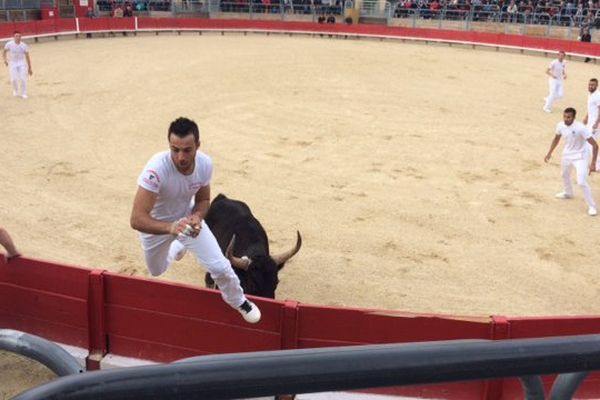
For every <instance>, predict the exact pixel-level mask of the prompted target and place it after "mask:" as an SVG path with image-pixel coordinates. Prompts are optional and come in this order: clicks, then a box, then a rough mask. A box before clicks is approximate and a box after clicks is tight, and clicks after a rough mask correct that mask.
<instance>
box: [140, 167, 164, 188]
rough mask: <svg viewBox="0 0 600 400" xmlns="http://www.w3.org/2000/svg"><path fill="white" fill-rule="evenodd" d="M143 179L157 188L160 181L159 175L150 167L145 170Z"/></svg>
mask: <svg viewBox="0 0 600 400" xmlns="http://www.w3.org/2000/svg"><path fill="white" fill-rule="evenodd" d="M143 180H144V182H145V183H147V184H148V185H150V186H152V187H154V188H157V189H158V184H159V183H160V177H159V176H158V174H157V173H156V171H154V170H151V169H149V170H147V171H146V172H145V176H144V178H143Z"/></svg>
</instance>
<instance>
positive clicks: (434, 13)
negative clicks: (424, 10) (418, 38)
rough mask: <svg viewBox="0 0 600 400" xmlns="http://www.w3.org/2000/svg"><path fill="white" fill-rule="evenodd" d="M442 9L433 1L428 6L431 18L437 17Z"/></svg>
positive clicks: (436, 0)
mask: <svg viewBox="0 0 600 400" xmlns="http://www.w3.org/2000/svg"><path fill="white" fill-rule="evenodd" d="M441 9H442V5H441V4H440V3H439V2H438V0H433V1H432V2H431V4H430V5H429V10H430V11H431V16H432V18H435V17H437V15H438V14H439V13H440V10H441Z"/></svg>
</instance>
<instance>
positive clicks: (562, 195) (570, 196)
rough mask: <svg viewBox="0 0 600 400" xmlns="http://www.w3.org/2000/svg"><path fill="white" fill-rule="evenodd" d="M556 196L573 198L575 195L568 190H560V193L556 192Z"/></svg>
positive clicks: (558, 197)
mask: <svg viewBox="0 0 600 400" xmlns="http://www.w3.org/2000/svg"><path fill="white" fill-rule="evenodd" d="M554 197H556V198H557V199H571V198H573V195H572V194H569V193H567V192H560V193H556V194H555V195H554Z"/></svg>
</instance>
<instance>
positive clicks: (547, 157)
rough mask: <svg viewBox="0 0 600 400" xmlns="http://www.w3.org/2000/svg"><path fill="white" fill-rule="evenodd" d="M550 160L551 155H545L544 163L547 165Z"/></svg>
mask: <svg viewBox="0 0 600 400" xmlns="http://www.w3.org/2000/svg"><path fill="white" fill-rule="evenodd" d="M550 158H552V154H550V153H548V154H546V157H544V162H545V163H547V162H548V161H550Z"/></svg>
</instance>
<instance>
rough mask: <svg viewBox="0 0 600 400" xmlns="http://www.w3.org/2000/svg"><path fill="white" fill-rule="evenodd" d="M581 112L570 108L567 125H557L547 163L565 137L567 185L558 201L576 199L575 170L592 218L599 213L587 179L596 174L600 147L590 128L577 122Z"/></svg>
mask: <svg viewBox="0 0 600 400" xmlns="http://www.w3.org/2000/svg"><path fill="white" fill-rule="evenodd" d="M576 114H577V112H576V111H575V109H574V108H571V107H569V108H567V109H565V111H564V113H563V121H561V122H559V123H558V124H557V125H556V135H555V136H554V139H553V140H552V143H551V144H550V150H548V154H546V157H544V161H545V162H548V161H550V158H551V157H552V152H553V151H554V149H555V148H556V146H557V145H558V142H559V141H560V138H561V137H563V138H564V140H565V146H564V149H563V155H562V160H561V162H560V166H561V176H562V180H563V185H564V191H562V192H560V193H557V194H556V197H557V198H559V199H570V198H572V197H573V184H572V183H571V169H572V167H575V171H576V173H577V184H578V185H579V187H581V191H582V192H583V197H584V198H585V202H586V203H587V206H588V214H589V215H591V216H595V215H596V214H597V213H598V212H597V211H596V202H594V198H593V197H592V189H591V188H590V185H589V183H588V182H587V176H588V175H589V174H590V173H591V172H594V171H596V160H597V159H598V144H597V143H596V141H595V140H594V138H593V137H592V132H590V131H589V130H588V128H586V126H585V125H583V124H582V123H581V122H578V121H575V115H576ZM587 143H589V144H590V145H591V146H592V162H591V164H590V165H589V166H588V161H589V160H588V152H587V149H586V144H587Z"/></svg>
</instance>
